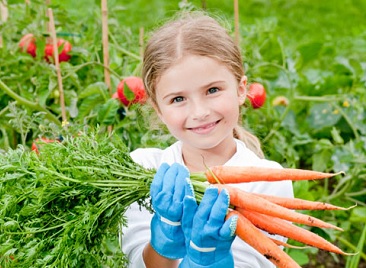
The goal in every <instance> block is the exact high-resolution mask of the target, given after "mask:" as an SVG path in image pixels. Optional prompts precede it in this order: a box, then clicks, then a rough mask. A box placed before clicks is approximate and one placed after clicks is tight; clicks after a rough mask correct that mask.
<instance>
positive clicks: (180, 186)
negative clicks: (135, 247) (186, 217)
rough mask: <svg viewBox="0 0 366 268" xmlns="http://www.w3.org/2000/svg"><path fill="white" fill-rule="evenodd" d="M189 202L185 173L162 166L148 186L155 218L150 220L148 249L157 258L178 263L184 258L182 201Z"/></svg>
mask: <svg viewBox="0 0 366 268" xmlns="http://www.w3.org/2000/svg"><path fill="white" fill-rule="evenodd" d="M187 195H188V196H190V197H191V198H193V196H194V192H193V187H192V184H191V181H190V179H189V171H188V169H186V168H185V167H184V166H182V165H180V164H177V163H175V164H173V165H171V166H169V165H168V164H166V163H163V164H162V165H161V166H160V168H159V169H158V170H157V172H156V174H155V176H154V179H153V182H152V184H151V186H150V196H151V200H152V206H153V209H154V210H155V214H154V216H153V218H152V220H151V225H150V228H151V241H150V243H151V246H152V247H153V248H154V249H155V251H156V252H158V253H159V254H160V255H162V256H164V257H166V258H169V259H180V258H183V257H184V256H185V255H186V248H185V237H184V233H183V230H182V226H181V219H182V214H183V199H184V197H185V196H187Z"/></svg>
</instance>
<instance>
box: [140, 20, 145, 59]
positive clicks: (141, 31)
mask: <svg viewBox="0 0 366 268" xmlns="http://www.w3.org/2000/svg"><path fill="white" fill-rule="evenodd" d="M144 35H145V34H144V27H141V28H140V34H139V45H140V57H141V59H142V58H143V57H144Z"/></svg>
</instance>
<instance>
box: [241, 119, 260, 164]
mask: <svg viewBox="0 0 366 268" xmlns="http://www.w3.org/2000/svg"><path fill="white" fill-rule="evenodd" d="M234 138H236V139H238V140H241V141H243V142H244V143H245V145H246V146H247V147H248V149H249V150H251V151H253V152H254V153H255V154H256V155H257V156H258V157H259V158H262V159H263V158H264V153H263V151H262V148H261V143H260V142H259V139H258V138H257V137H256V136H254V135H253V134H252V133H250V132H249V131H247V130H245V129H244V128H242V127H241V126H240V125H237V126H236V127H235V128H234Z"/></svg>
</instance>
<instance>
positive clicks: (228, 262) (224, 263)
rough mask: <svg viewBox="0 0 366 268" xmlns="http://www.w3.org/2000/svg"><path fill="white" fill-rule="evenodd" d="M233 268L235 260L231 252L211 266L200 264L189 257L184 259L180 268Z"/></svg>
mask: <svg viewBox="0 0 366 268" xmlns="http://www.w3.org/2000/svg"><path fill="white" fill-rule="evenodd" d="M222 267H225V268H231V267H234V258H233V255H232V253H231V251H230V252H229V253H228V254H227V255H226V257H224V258H223V259H221V260H219V261H215V262H213V263H211V264H206V265H205V264H199V263H196V262H194V261H193V260H191V259H190V258H189V256H188V255H186V256H185V257H184V259H183V260H182V262H181V263H180V264H179V268H222Z"/></svg>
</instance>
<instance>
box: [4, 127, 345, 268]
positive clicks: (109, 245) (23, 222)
mask: <svg viewBox="0 0 366 268" xmlns="http://www.w3.org/2000/svg"><path fill="white" fill-rule="evenodd" d="M63 137H64V140H63V141H62V142H54V143H44V144H42V146H41V147H40V150H39V153H38V154H37V153H34V152H33V151H29V150H26V148H24V147H19V148H17V149H15V150H9V151H7V152H6V153H3V154H0V267H3V268H4V267H7V268H9V267H31V266H32V267H33V266H34V264H37V265H38V266H37V267H41V266H42V267H46V266H47V267H70V268H74V267H80V266H83V267H84V266H88V267H102V266H103V267H105V266H108V267H125V266H126V263H127V259H125V256H124V254H123V252H121V251H120V247H119V245H118V239H117V237H118V232H119V230H120V227H121V225H124V224H127V222H126V219H125V217H124V213H125V211H126V210H127V208H128V207H129V206H130V205H131V204H132V203H134V202H137V203H139V204H140V205H141V206H143V207H145V208H147V209H151V207H150V205H151V204H150V202H149V200H150V199H149V192H150V189H149V186H150V184H151V182H152V179H153V177H154V174H155V172H156V171H155V170H153V169H146V168H144V167H142V166H140V165H138V164H137V163H135V162H134V161H133V160H132V159H131V157H130V152H129V150H128V148H127V147H126V146H125V145H124V144H123V142H122V140H121V139H120V138H119V137H118V136H117V135H112V133H110V134H107V135H105V134H102V133H99V132H98V131H95V132H93V131H90V132H89V133H80V134H79V135H78V136H77V137H73V136H72V135H63ZM335 175H338V173H337V174H327V173H319V172H314V171H305V170H297V169H264V168H255V167H247V168H245V167H226V166H219V167H212V168H210V169H208V170H207V172H205V173H203V172H201V173H196V174H191V181H192V184H193V187H194V190H195V194H196V197H197V200H198V201H200V200H201V197H202V195H203V193H204V190H205V189H206V188H207V186H208V185H210V184H216V185H217V186H218V187H219V188H224V187H225V188H226V189H228V191H229V194H230V202H231V209H230V212H229V214H228V217H229V216H230V215H232V214H237V215H238V216H239V219H238V226H237V232H236V233H237V235H238V237H240V238H241V239H243V240H244V241H245V242H246V243H248V244H249V245H251V246H252V247H253V248H255V249H256V250H258V251H259V252H260V253H261V254H263V255H264V256H265V257H266V258H268V259H269V260H270V261H271V262H273V263H274V264H275V265H276V266H278V267H299V266H298V265H297V264H296V262H295V261H294V260H292V259H291V258H290V257H289V256H288V255H287V254H286V253H285V252H284V251H283V250H282V249H281V248H280V247H279V246H278V245H285V246H287V245H286V244H283V243H280V241H276V240H273V239H272V238H269V236H266V235H265V234H264V233H263V232H262V231H261V230H264V231H266V232H268V233H271V234H278V235H280V236H284V237H288V238H290V239H295V240H298V241H300V242H302V243H305V244H308V245H310V246H315V247H318V248H321V249H324V250H328V251H331V252H336V253H339V254H346V253H344V252H343V251H342V250H340V249H339V248H337V247H335V246H334V245H332V244H331V243H329V242H327V241H326V240H324V239H323V238H321V237H320V236H317V235H315V234H313V233H312V232H310V231H307V230H305V229H303V228H300V227H299V226H296V225H295V223H298V224H307V225H310V226H317V227H321V228H333V229H336V230H341V228H338V227H336V226H334V225H331V224H328V223H326V222H323V221H321V220H319V219H317V218H314V217H310V216H308V215H303V214H301V213H299V212H296V210H304V209H345V208H341V207H337V206H332V205H330V204H324V203H320V202H310V201H306V200H301V199H296V198H294V199H290V200H288V199H286V198H280V197H275V196H268V195H260V194H254V193H248V192H245V191H242V190H240V189H239V188H237V187H233V185H232V184H233V183H242V182H248V181H251V182H252V181H258V180H261V181H262V180H264V181H276V180H303V179H307V180H308V179H321V178H327V177H331V176H335ZM230 185H231V186H230ZM289 222H292V223H294V224H291V223H289Z"/></svg>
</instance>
